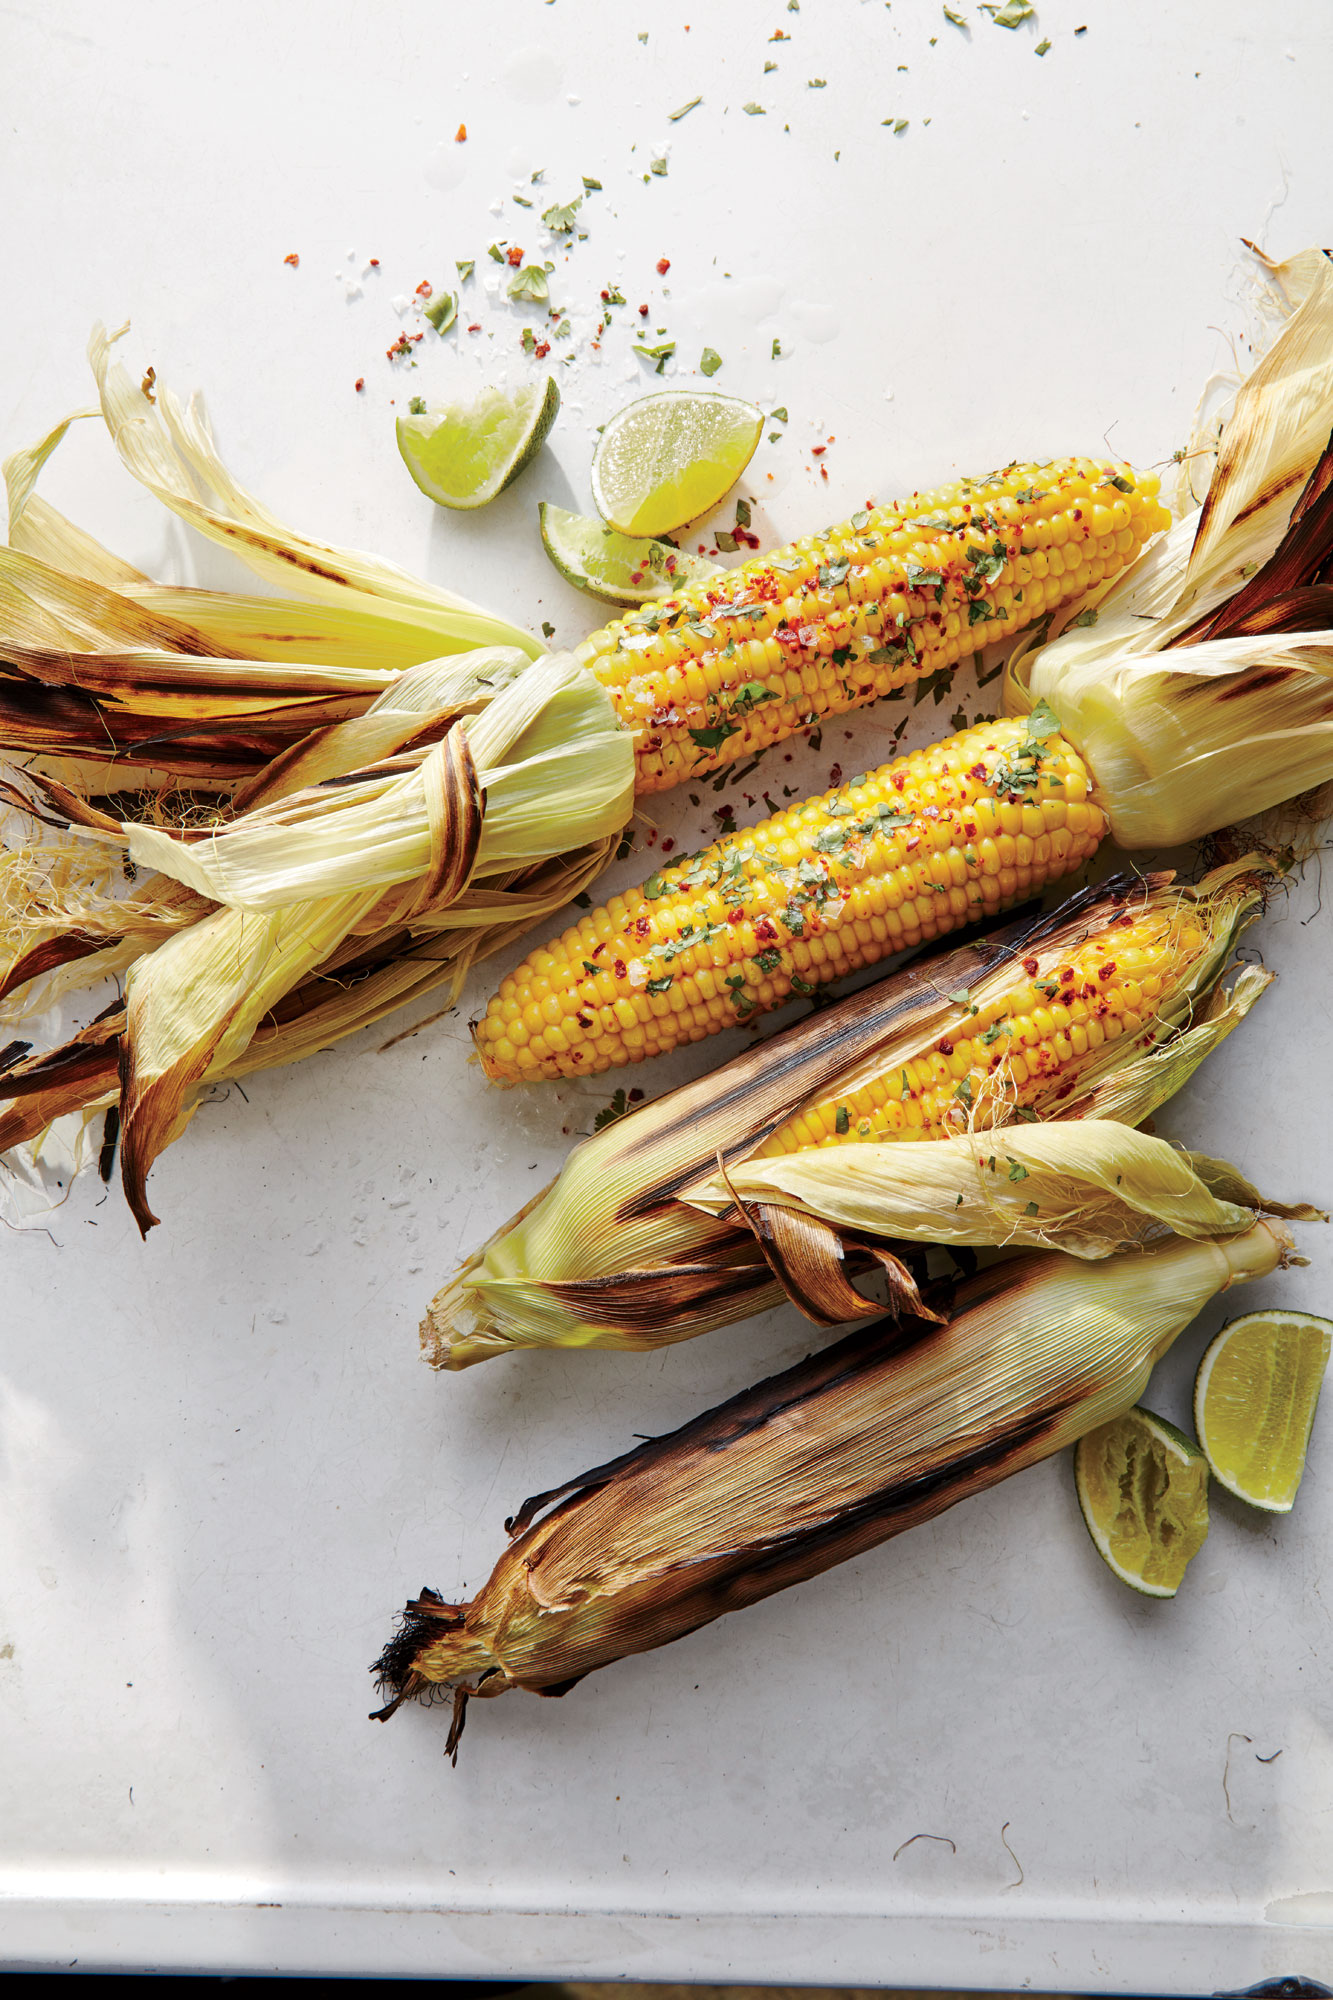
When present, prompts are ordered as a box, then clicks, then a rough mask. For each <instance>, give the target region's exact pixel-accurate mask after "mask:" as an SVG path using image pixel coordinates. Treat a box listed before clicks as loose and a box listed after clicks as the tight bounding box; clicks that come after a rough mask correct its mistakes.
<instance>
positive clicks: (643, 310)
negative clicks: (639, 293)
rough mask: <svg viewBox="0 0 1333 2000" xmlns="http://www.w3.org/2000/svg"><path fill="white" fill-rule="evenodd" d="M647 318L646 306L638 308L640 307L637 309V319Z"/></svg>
mask: <svg viewBox="0 0 1333 2000" xmlns="http://www.w3.org/2000/svg"><path fill="white" fill-rule="evenodd" d="M647 317H648V308H647V306H640V307H639V318H640V319H647Z"/></svg>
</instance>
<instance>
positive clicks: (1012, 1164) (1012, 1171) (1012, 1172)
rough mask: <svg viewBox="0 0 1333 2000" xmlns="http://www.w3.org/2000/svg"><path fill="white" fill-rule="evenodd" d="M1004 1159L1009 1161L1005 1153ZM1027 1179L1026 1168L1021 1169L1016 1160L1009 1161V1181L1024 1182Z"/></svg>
mask: <svg viewBox="0 0 1333 2000" xmlns="http://www.w3.org/2000/svg"><path fill="white" fill-rule="evenodd" d="M1005 1158H1006V1159H1009V1155H1008V1154H1007V1153H1006V1154H1005ZM1027 1177H1028V1170H1027V1168H1026V1167H1021V1166H1020V1165H1019V1163H1018V1161H1017V1160H1009V1178H1010V1180H1011V1181H1025V1180H1026V1179H1027Z"/></svg>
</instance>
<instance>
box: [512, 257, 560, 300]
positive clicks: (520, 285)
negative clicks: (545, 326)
mask: <svg viewBox="0 0 1333 2000" xmlns="http://www.w3.org/2000/svg"><path fill="white" fill-rule="evenodd" d="M509 296H510V298H511V299H531V300H533V302H534V303H535V304H537V305H545V304H546V302H547V300H548V299H549V298H550V296H551V288H550V286H549V285H548V284H547V282H546V273H545V271H544V270H543V269H542V267H541V265H540V264H525V265H524V266H523V268H522V270H521V271H515V273H514V276H513V279H512V281H511V283H510V286H509Z"/></svg>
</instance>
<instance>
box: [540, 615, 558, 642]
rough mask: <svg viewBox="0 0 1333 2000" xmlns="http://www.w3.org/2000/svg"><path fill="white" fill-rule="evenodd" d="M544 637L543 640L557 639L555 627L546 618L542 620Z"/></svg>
mask: <svg viewBox="0 0 1333 2000" xmlns="http://www.w3.org/2000/svg"><path fill="white" fill-rule="evenodd" d="M542 637H543V639H554V637H555V627H554V625H552V624H551V622H550V620H549V619H546V618H543V619H542Z"/></svg>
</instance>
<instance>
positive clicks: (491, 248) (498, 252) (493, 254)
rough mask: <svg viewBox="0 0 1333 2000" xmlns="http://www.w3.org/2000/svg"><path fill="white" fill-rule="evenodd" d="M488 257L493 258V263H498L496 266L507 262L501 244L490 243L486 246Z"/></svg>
mask: <svg viewBox="0 0 1333 2000" xmlns="http://www.w3.org/2000/svg"><path fill="white" fill-rule="evenodd" d="M486 255H487V256H488V257H489V258H491V260H492V261H493V262H494V263H496V264H503V263H504V260H505V253H504V251H503V250H502V249H501V248H500V246H499V244H498V243H488V244H487V245H486Z"/></svg>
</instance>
